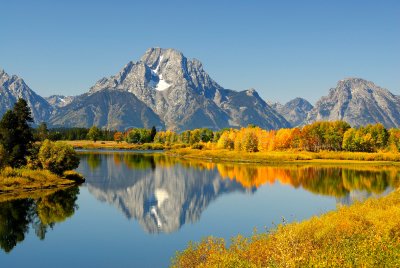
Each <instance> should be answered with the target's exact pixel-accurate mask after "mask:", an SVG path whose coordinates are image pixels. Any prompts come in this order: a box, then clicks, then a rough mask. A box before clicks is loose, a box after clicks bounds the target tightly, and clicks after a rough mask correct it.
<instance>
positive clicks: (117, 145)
mask: <svg viewBox="0 0 400 268" xmlns="http://www.w3.org/2000/svg"><path fill="white" fill-rule="evenodd" d="M64 142H65V143H67V144H69V145H71V146H72V147H73V148H74V149H105V150H164V149H167V147H166V146H164V145H162V144H159V143H144V144H133V143H127V142H126V141H121V142H116V141H96V142H94V141H88V140H78V141H64Z"/></svg>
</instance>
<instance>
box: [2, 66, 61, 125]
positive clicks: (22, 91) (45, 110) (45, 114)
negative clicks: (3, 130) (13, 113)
mask: <svg viewBox="0 0 400 268" xmlns="http://www.w3.org/2000/svg"><path fill="white" fill-rule="evenodd" d="M18 98H23V99H25V100H26V101H27V103H28V105H29V107H30V108H31V110H32V117H33V119H34V121H35V123H40V122H44V121H47V119H48V118H49V116H50V114H51V112H52V109H53V108H52V107H51V106H50V104H49V103H48V102H47V101H46V100H45V99H44V98H42V97H41V96H39V95H37V94H36V93H35V92H34V91H33V90H32V89H31V88H30V87H28V86H27V85H26V83H25V82H24V80H23V79H21V78H20V77H18V76H16V75H12V76H10V75H8V74H7V73H6V72H5V71H4V70H1V69H0V116H2V115H3V114H4V113H5V112H6V111H7V110H9V109H11V108H12V107H13V106H14V103H15V102H16V101H17V100H18Z"/></svg>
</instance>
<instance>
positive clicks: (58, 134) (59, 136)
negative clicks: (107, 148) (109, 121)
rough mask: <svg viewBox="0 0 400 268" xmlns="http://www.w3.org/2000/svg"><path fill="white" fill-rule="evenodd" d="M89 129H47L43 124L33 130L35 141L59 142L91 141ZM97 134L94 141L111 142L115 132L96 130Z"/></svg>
mask: <svg viewBox="0 0 400 268" xmlns="http://www.w3.org/2000/svg"><path fill="white" fill-rule="evenodd" d="M89 131H90V128H81V127H74V128H48V127H47V125H46V124H45V123H41V124H40V125H39V126H38V127H37V128H36V129H34V136H35V139H36V140H45V139H49V140H52V141H59V140H69V141H74V140H91V139H92V138H91V137H90V136H89V135H88V134H89ZM97 131H98V133H97V134H96V135H97V139H96V140H103V141H113V140H114V134H115V133H116V132H117V131H116V130H107V129H100V128H97Z"/></svg>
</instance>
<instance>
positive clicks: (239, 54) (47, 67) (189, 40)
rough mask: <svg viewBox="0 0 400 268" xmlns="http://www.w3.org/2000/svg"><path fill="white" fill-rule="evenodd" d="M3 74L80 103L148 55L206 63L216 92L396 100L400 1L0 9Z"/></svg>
mask: <svg viewBox="0 0 400 268" xmlns="http://www.w3.org/2000/svg"><path fill="white" fill-rule="evenodd" d="M1 2H2V3H1V5H0V6H1V15H0V25H1V26H2V27H1V34H0V36H1V39H0V67H1V68H3V69H5V71H6V72H8V73H9V74H17V75H19V76H21V77H23V78H24V79H25V81H26V82H27V83H28V85H30V87H31V88H32V89H34V90H35V91H36V92H37V93H39V94H41V95H43V96H48V95H52V94H64V95H77V94H81V93H84V92H86V91H87V90H88V89H89V87H90V86H92V85H93V84H94V83H95V82H96V81H97V80H98V79H100V78H101V77H103V76H110V75H113V74H115V73H117V72H118V71H119V70H120V69H121V68H122V67H123V66H124V65H125V64H126V63H127V62H129V61H130V60H134V61H136V60H138V59H139V58H140V56H141V55H142V54H143V53H144V52H145V51H146V49H147V48H149V47H164V48H176V49H178V50H180V51H182V52H183V53H184V54H185V55H186V56H187V57H189V58H197V59H199V60H201V61H202V62H203V65H204V68H205V70H206V71H207V72H208V73H209V74H210V75H211V77H212V78H213V79H214V80H215V81H217V82H218V83H219V84H220V85H222V86H223V87H226V88H231V89H235V90H244V89H247V88H250V87H253V88H256V89H257V90H258V91H259V93H260V95H261V96H262V97H263V98H265V99H267V100H272V101H281V102H285V101H288V100H290V99H292V98H294V97H298V96H299V97H304V98H306V99H308V100H309V101H311V102H312V103H314V102H315V101H316V100H317V99H318V98H319V97H320V96H322V95H326V94H327V92H328V90H329V88H331V87H334V86H335V85H336V83H337V81H338V80H340V79H343V78H345V77H362V78H365V79H367V80H371V81H374V82H375V83H376V84H377V85H380V86H382V87H385V88H388V89H389V90H391V91H392V92H393V93H395V94H400V1H394V0H393V1H390V0H386V1H368V0H364V1H361V0H351V1H349V0H347V1H345V0H343V1H307V0H304V1H215V0H214V1H173V0H170V1H157V0H151V1H82V0H81V1H73V0H70V1H44V0H36V1H28V0H27V1H19V0H13V1H1Z"/></svg>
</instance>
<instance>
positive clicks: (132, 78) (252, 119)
mask: <svg viewBox="0 0 400 268" xmlns="http://www.w3.org/2000/svg"><path fill="white" fill-rule="evenodd" d="M104 89H110V90H120V91H126V92H131V93H133V94H134V95H135V96H136V97H137V98H138V99H140V100H141V101H142V102H144V103H145V104H146V105H147V106H148V107H150V108H151V109H152V110H153V111H154V112H155V113H156V114H157V115H158V116H160V118H161V119H162V120H163V121H164V122H165V125H166V127H167V128H168V129H174V130H178V131H179V130H185V129H191V128H199V127H207V128H210V129H221V128H225V127H239V126H246V125H248V124H255V125H259V126H261V127H263V128H274V129H276V128H280V127H286V126H289V123H288V122H287V121H286V120H285V119H284V118H283V117H282V116H281V115H280V114H278V113H277V112H276V111H275V110H274V109H272V108H271V107H270V106H269V105H268V104H267V103H266V102H265V101H264V100H262V99H261V98H260V97H259V96H258V94H257V93H256V92H255V91H254V90H250V91H249V90H248V91H242V92H237V91H233V90H229V89H224V88H222V87H221V86H220V85H218V84H217V83H216V82H215V81H214V80H212V79H211V77H210V76H209V75H208V74H207V73H206V72H205V71H204V69H203V66H202V64H201V62H200V61H198V60H197V59H187V58H186V57H185V56H184V55H183V54H182V53H181V52H179V51H177V50H174V49H162V48H151V49H149V50H147V51H146V53H145V54H144V55H143V56H142V58H141V60H140V61H138V62H129V63H128V64H127V65H125V67H124V68H123V69H122V70H121V71H120V72H119V73H118V74H116V75H114V76H111V77H109V78H102V79H101V80H99V81H98V82H97V83H96V84H95V85H94V86H93V87H91V88H90V91H89V94H94V93H96V92H98V91H102V90H104ZM244 109H246V111H244Z"/></svg>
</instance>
